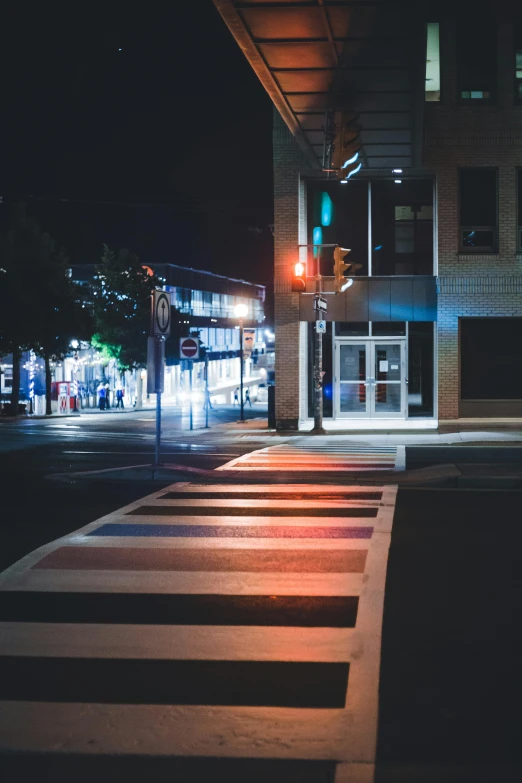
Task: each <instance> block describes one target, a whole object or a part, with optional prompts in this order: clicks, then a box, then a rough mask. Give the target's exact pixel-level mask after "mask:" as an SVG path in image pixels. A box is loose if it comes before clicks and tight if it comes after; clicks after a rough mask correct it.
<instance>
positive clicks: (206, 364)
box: [205, 353, 210, 430]
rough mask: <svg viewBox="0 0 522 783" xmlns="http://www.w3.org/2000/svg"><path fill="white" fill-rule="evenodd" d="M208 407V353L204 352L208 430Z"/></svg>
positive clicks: (206, 423) (206, 421)
mask: <svg viewBox="0 0 522 783" xmlns="http://www.w3.org/2000/svg"><path fill="white" fill-rule="evenodd" d="M209 408H210V393H209V390H208V353H205V429H207V430H208V409H209Z"/></svg>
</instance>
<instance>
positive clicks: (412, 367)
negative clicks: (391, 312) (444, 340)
mask: <svg viewBox="0 0 522 783" xmlns="http://www.w3.org/2000/svg"><path fill="white" fill-rule="evenodd" d="M433 347H434V346H433V323H432V322H431V321H430V322H423V321H417V322H415V321H413V322H411V323H410V324H409V328H408V416H409V417H410V418H412V417H415V416H423V417H425V416H433V413H434V410H433V400H434V394H433V392H434V388H433V384H434V350H433Z"/></svg>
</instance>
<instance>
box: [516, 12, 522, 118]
mask: <svg viewBox="0 0 522 783" xmlns="http://www.w3.org/2000/svg"><path fill="white" fill-rule="evenodd" d="M515 100H516V101H517V103H522V24H517V25H516V26H515Z"/></svg>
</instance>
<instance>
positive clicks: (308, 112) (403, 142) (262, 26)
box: [214, 0, 426, 172]
mask: <svg viewBox="0 0 522 783" xmlns="http://www.w3.org/2000/svg"><path fill="white" fill-rule="evenodd" d="M214 4H215V6H216V7H217V9H218V10H219V12H220V14H221V16H222V17H223V19H224V20H225V22H226V24H227V25H228V27H229V29H230V31H231V33H232V35H233V36H234V38H235V39H236V41H237V43H238V44H239V46H240V48H241V49H242V51H243V53H244V54H245V56H246V57H247V59H248V61H249V62H250V64H251V66H252V67H253V69H254V71H255V72H256V74H257V76H258V77H259V79H260V81H261V82H262V84H263V85H264V87H265V89H266V90H267V92H268V94H269V95H270V97H271V98H272V100H273V102H274V105H275V106H276V108H277V109H278V111H279V113H280V114H281V116H282V118H283V119H284V121H285V122H286V124H287V126H288V127H289V128H290V130H291V132H292V133H293V135H294V136H295V138H296V140H297V142H298V144H299V145H300V147H301V149H302V150H303V152H304V153H305V155H306V157H307V160H308V162H309V164H310V166H311V167H312V168H316V169H321V168H323V152H324V150H325V144H328V140H329V138H330V135H331V134H330V130H331V128H330V127H329V119H328V118H329V116H330V117H331V115H332V113H333V112H335V111H345V112H349V113H350V114H352V115H353V116H355V117H356V118H357V123H358V125H359V127H360V129H361V130H360V139H361V142H362V151H361V159H362V163H363V169H364V168H368V169H372V170H375V169H380V170H385V171H387V172H389V171H390V169H393V168H402V169H406V168H410V167H412V166H413V167H419V166H420V164H421V160H420V152H421V141H422V111H423V105H424V80H425V64H426V38H425V24H424V22H423V20H422V18H421V16H420V14H418V13H416V11H415V9H416V7H418V5H421V4H416V3H411V2H406V1H404V2H402V3H401V2H394V3H393V4H391V3H386V2H384V0H381V2H363V3H361V2H358V3H354V2H342V0H341V1H340V2H335V0H309V1H308V2H302V0H301V1H298V0H294V1H293V2H292V1H291V0H286V2H277V1H274V0H242V1H241V2H238V1H237V0H214Z"/></svg>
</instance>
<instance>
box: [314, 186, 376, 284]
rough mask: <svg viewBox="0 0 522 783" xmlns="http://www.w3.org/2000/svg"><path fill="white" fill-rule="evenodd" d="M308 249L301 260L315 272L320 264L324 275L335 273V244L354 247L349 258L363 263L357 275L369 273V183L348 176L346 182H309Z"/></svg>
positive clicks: (357, 262)
mask: <svg viewBox="0 0 522 783" xmlns="http://www.w3.org/2000/svg"><path fill="white" fill-rule="evenodd" d="M307 210H308V239H307V240H306V241H307V243H308V244H309V245H312V246H313V247H309V248H308V253H307V254H306V255H304V254H303V256H302V257H300V260H301V261H303V262H305V261H306V265H307V274H308V275H313V274H315V272H316V269H317V263H318V261H319V267H320V270H321V273H322V274H323V275H325V276H331V275H333V249H332V247H324V248H318V247H317V245H319V244H330V245H333V244H338V245H340V246H341V247H349V248H350V249H351V251H352V252H351V254H350V261H353V262H354V263H355V264H361V269H359V270H358V272H357V274H358V275H367V274H368V184H367V183H366V182H360V181H359V182H357V181H354V180H349V181H348V182H347V183H346V184H345V185H341V183H339V182H333V181H332V182H326V181H324V180H319V181H314V180H310V181H309V182H308V199H307Z"/></svg>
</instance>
